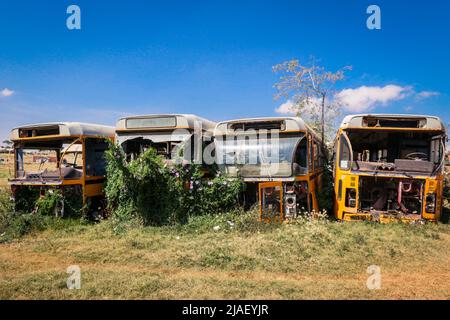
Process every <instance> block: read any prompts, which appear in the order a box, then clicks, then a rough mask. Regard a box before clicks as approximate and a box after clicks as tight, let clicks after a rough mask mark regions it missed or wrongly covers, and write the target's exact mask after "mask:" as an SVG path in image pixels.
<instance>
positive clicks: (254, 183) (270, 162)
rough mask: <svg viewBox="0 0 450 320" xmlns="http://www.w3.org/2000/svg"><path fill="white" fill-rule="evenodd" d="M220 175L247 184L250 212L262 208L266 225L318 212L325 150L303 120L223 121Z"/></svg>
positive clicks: (218, 132)
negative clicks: (252, 208)
mask: <svg viewBox="0 0 450 320" xmlns="http://www.w3.org/2000/svg"><path fill="white" fill-rule="evenodd" d="M214 143H215V152H216V161H217V164H218V166H219V169H220V171H221V172H223V173H224V174H226V175H228V176H230V177H240V178H241V179H243V181H244V182H245V183H246V191H245V193H244V194H243V203H244V206H245V207H246V208H249V207H251V206H252V205H254V204H256V203H259V212H260V219H261V220H262V221H280V222H281V221H284V220H286V219H292V218H295V217H296V216H297V215H298V214H300V213H301V212H306V211H313V210H314V211H319V204H318V193H319V192H320V190H321V187H322V174H323V170H324V166H325V164H326V150H325V148H324V146H323V144H322V143H321V140H320V138H319V137H318V135H317V134H316V133H315V132H314V131H313V130H312V129H311V128H310V127H309V126H308V125H307V124H306V123H305V122H304V121H303V120H302V119H301V118H299V117H276V118H252V119H238V120H231V121H224V122H220V123H218V124H217V126H216V128H215V131H214Z"/></svg>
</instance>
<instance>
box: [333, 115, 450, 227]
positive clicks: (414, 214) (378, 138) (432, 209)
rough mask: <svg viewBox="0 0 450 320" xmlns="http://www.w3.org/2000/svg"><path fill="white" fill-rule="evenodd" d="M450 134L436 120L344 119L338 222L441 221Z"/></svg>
mask: <svg viewBox="0 0 450 320" xmlns="http://www.w3.org/2000/svg"><path fill="white" fill-rule="evenodd" d="M446 141H447V132H446V128H445V126H444V124H443V123H442V121H441V120H440V119H439V118H437V117H433V116H421V115H391V114H360V115H349V116H347V117H345V118H344V120H343V122H342V124H341V126H340V128H339V130H338V133H337V136H336V139H335V144H334V147H335V148H334V172H333V174H334V184H335V185H334V188H335V205H334V211H335V216H336V218H337V219H340V220H346V221H354V220H371V221H380V222H389V221H405V222H407V221H418V220H431V221H437V220H438V219H439V217H440V214H441V209H442V192H443V178H444V161H445V150H446V149H445V144H446Z"/></svg>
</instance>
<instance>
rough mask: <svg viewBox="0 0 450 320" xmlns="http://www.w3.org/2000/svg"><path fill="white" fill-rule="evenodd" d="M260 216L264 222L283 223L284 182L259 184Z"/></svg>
mask: <svg viewBox="0 0 450 320" xmlns="http://www.w3.org/2000/svg"><path fill="white" fill-rule="evenodd" d="M259 214H260V220H261V221H264V222H282V221H283V185H282V182H262V183H260V184H259Z"/></svg>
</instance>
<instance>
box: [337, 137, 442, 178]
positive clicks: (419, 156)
mask: <svg viewBox="0 0 450 320" xmlns="http://www.w3.org/2000/svg"><path fill="white" fill-rule="evenodd" d="M345 135H346V137H347V138H348V140H347V139H346V137H344V136H343V137H342V139H341V157H340V160H339V161H340V166H341V169H348V166H350V163H351V164H352V169H353V170H359V171H379V170H385V171H400V172H417V173H425V174H432V173H433V172H434V171H435V170H436V169H438V168H440V167H441V166H442V163H443V157H444V140H443V139H444V137H443V135H442V134H441V135H440V134H439V133H438V132H427V131H389V130H367V129H366V130H347V131H346V133H345ZM351 155H353V158H351Z"/></svg>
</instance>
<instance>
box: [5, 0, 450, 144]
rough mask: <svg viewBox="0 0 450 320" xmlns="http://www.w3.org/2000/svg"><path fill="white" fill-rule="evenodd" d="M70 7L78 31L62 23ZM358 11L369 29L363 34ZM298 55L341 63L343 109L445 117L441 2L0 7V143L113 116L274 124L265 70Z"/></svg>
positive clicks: (449, 44)
mask: <svg viewBox="0 0 450 320" xmlns="http://www.w3.org/2000/svg"><path fill="white" fill-rule="evenodd" d="M71 4H76V5H78V6H79V7H80V8H81V30H72V31H70V30H68V29H67V27H66V19H67V17H68V14H66V9H67V7H68V6H69V5H71ZM370 4H377V5H379V6H380V8H381V18H382V29H381V30H368V29H367V28H366V19H367V17H368V15H367V14H366V9H367V7H368V6H369V5H370ZM310 55H314V56H315V57H316V58H317V59H319V60H320V62H321V64H322V65H324V66H325V67H327V68H328V69H330V70H336V69H338V68H340V67H342V66H346V65H351V66H353V71H351V72H350V73H349V74H348V77H347V79H345V81H342V82H341V83H340V84H339V85H338V86H337V89H338V91H341V90H342V92H343V95H344V96H345V97H347V99H348V102H349V103H350V105H351V107H349V108H347V110H346V112H355V111H367V110H369V111H371V112H386V113H419V114H420V113H426V114H433V115H438V116H440V117H441V118H442V119H443V120H444V121H445V122H446V123H448V122H449V121H450V113H449V105H450V85H449V84H450V81H449V75H450V59H449V58H450V2H449V1H440V0H435V1H432V0H429V1H426V2H422V3H419V2H417V3H416V2H413V1H406V0H404V1H402V0H397V1H364V0H354V1H351V0H343V1H331V0H330V1H299V0H297V1H283V0H279V1H262V0H260V1H256V0H255V1H245V0H242V1H232V0H228V1H219V0H217V1H211V0H210V1H194V0H192V1H176V0H172V1H167V0H165V1H163V0H161V1H150V0H148V1H134V0H129V1H96V0H71V1H64V0H59V1H54V0H53V1H51V0H40V1H23V0H14V1H9V0H0V111H1V116H0V138H1V139H4V138H6V137H7V135H8V132H9V130H10V129H11V128H12V127H14V126H17V125H20V124H24V123H34V122H46V121H62V120H70V121H89V122H97V123H101V124H110V125H114V123H115V120H116V119H117V118H119V117H120V116H122V115H126V114H148V113H195V114H199V115H201V116H204V117H206V118H209V119H211V120H224V119H231V118H238V117H249V116H273V115H276V114H277V113H276V111H275V110H276V109H277V108H279V107H280V105H281V104H282V103H283V102H284V101H274V99H273V96H274V93H275V91H274V89H273V84H274V83H275V82H276V80H277V76H276V75H275V74H273V73H272V69H271V68H272V66H273V65H275V64H277V63H280V62H283V61H285V60H289V59H293V58H297V59H300V60H301V61H305V60H306V59H307V58H308V57H309V56H310ZM278 110H279V111H280V110H283V108H281V109H278Z"/></svg>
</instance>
